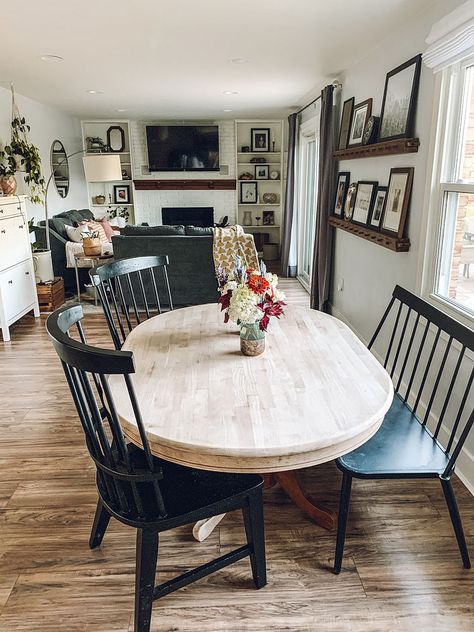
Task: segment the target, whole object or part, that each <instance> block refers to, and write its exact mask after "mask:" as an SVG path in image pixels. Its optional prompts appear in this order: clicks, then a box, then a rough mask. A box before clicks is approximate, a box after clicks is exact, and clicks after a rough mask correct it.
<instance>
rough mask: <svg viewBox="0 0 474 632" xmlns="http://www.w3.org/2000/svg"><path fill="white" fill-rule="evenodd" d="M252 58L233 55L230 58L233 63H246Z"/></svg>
mask: <svg viewBox="0 0 474 632" xmlns="http://www.w3.org/2000/svg"><path fill="white" fill-rule="evenodd" d="M248 61H250V59H246V58H245V57H233V58H232V59H229V62H230V63H231V64H246V63H247V62H248Z"/></svg>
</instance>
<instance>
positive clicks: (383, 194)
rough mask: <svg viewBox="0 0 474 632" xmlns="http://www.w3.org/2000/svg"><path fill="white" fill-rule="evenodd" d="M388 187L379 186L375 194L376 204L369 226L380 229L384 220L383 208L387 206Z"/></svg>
mask: <svg viewBox="0 0 474 632" xmlns="http://www.w3.org/2000/svg"><path fill="white" fill-rule="evenodd" d="M387 192H388V187H378V188H377V193H376V194H375V200H374V206H373V209H372V215H371V216H370V222H369V227H370V228H374V229H375V230H379V229H380V222H381V221H382V215H383V210H384V208H385V200H386V199H387Z"/></svg>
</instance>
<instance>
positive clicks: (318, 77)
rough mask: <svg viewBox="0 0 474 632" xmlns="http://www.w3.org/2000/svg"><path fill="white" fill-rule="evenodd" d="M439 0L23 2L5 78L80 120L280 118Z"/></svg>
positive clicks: (7, 35) (8, 15)
mask: <svg viewBox="0 0 474 632" xmlns="http://www.w3.org/2000/svg"><path fill="white" fill-rule="evenodd" d="M432 3H433V2H432V0H431V1H430V0H356V1H354V0H233V1H231V0H133V1H130V2H127V1H126V0H41V1H38V0H23V2H17V3H13V5H11V6H10V8H9V10H8V11H7V12H4V15H3V17H4V18H5V19H4V24H3V26H4V28H3V29H2V34H1V55H0V85H1V86H5V87H8V85H9V82H10V81H13V82H14V83H15V88H16V91H17V92H18V93H20V94H24V95H26V96H29V97H32V98H34V99H37V100H38V101H41V102H43V103H48V104H51V105H54V106H57V107H59V108H61V109H64V110H66V111H69V112H71V113H74V114H77V115H79V116H97V117H103V116H107V117H112V116H113V117H115V118H117V117H120V116H121V117H125V116H126V117H127V118H145V119H146V118H151V119H153V118H173V119H190V118H195V119H205V118H210V119H212V118H226V117H228V118H239V117H245V116H273V115H275V116H278V115H282V114H283V113H285V112H287V111H288V109H289V108H291V107H292V106H295V105H302V104H304V103H305V99H307V98H308V97H309V96H310V94H311V93H312V92H314V91H315V90H317V91H319V89H320V88H321V87H322V86H323V85H324V83H325V82H326V81H327V80H332V79H333V78H334V77H335V76H336V75H337V74H338V73H339V72H341V71H343V70H344V69H346V68H348V67H350V66H351V65H352V64H353V63H354V62H355V61H356V60H357V59H360V58H361V57H363V56H365V55H366V54H367V53H368V51H370V49H371V48H373V47H374V46H375V45H376V44H377V43H378V42H380V41H382V40H383V39H384V38H385V37H386V36H387V35H388V34H389V32H390V31H391V30H392V29H394V28H395V27H396V26H397V25H399V24H402V23H403V22H405V21H406V20H408V19H409V18H410V17H411V16H413V15H415V14H417V13H419V12H420V11H422V10H423V9H424V8H425V7H426V6H427V5H429V4H432ZM20 8H21V10H20ZM45 54H52V55H60V56H61V57H63V58H64V61H62V62H59V63H46V62H44V61H41V59H40V57H41V56H42V55H45ZM234 58H243V59H245V60H248V61H246V62H245V63H232V62H230V61H229V60H231V59H234ZM91 89H94V90H101V91H103V94H95V95H91V94H87V92H86V91H87V90H91ZM226 90H231V91H237V92H238V93H239V94H235V95H224V94H223V92H224V91H226ZM120 108H124V109H126V110H127V111H126V113H118V112H117V110H118V109H120ZM226 108H231V109H232V112H229V113H224V109H226Z"/></svg>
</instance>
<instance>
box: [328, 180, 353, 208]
mask: <svg viewBox="0 0 474 632" xmlns="http://www.w3.org/2000/svg"><path fill="white" fill-rule="evenodd" d="M350 177H351V174H350V173H349V172H348V171H340V172H339V173H338V174H337V184H336V198H335V200H334V208H333V210H332V212H333V215H335V216H336V217H343V216H344V203H345V201H346V195H347V189H348V188H349V180H350Z"/></svg>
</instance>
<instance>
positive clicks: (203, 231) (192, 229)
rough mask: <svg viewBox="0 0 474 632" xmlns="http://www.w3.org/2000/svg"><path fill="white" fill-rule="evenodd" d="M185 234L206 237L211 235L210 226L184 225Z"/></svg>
mask: <svg viewBox="0 0 474 632" xmlns="http://www.w3.org/2000/svg"><path fill="white" fill-rule="evenodd" d="M185 230H186V235H189V236H192V237H208V236H209V235H211V236H212V234H213V232H212V228H211V227H210V226H205V227H203V226H186V229H185Z"/></svg>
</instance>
